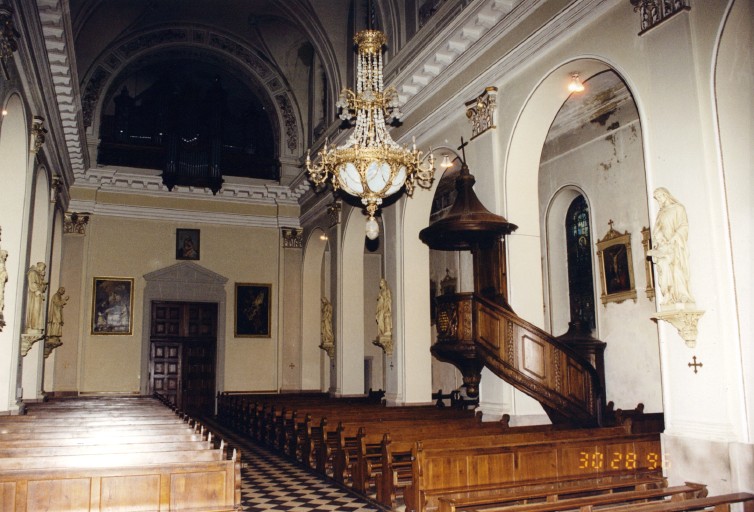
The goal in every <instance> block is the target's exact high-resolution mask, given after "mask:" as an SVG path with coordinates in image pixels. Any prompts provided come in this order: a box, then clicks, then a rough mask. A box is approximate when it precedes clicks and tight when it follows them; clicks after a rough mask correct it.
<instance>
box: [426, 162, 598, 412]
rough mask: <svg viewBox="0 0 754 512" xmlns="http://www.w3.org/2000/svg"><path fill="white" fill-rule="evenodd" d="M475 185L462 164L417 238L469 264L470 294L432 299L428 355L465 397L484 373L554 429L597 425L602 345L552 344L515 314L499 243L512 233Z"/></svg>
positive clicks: (565, 339) (563, 340)
mask: <svg viewBox="0 0 754 512" xmlns="http://www.w3.org/2000/svg"><path fill="white" fill-rule="evenodd" d="M464 160H465V159H464ZM474 182H475V179H474V177H473V176H472V175H471V174H470V172H469V169H468V167H467V165H466V163H465V161H462V167H461V172H460V174H459V176H458V178H457V180H456V190H457V196H456V200H455V202H454V204H453V206H452V207H451V208H450V210H449V211H448V213H447V214H446V215H445V216H444V217H442V218H441V219H439V220H437V221H436V222H433V223H432V224H431V225H430V226H429V227H427V228H425V229H423V230H422V231H421V233H420V234H419V237H420V238H421V240H422V241H423V242H424V243H426V244H427V245H428V246H429V247H430V248H431V249H437V250H446V251H458V250H470V251H471V253H472V256H473V263H474V292H473V293H451V294H446V295H441V296H439V297H437V299H436V300H437V304H436V326H437V331H438V340H437V343H435V344H434V345H433V346H432V353H433V355H434V356H435V357H437V358H438V359H440V360H441V361H445V362H449V363H452V364H453V365H455V366H456V367H457V368H458V369H459V370H460V371H461V373H462V374H463V380H464V384H465V387H466V392H467V394H468V395H469V396H471V397H475V396H476V395H477V394H478V385H479V381H480V379H481V370H482V368H483V367H485V366H486V367H487V368H489V369H490V370H491V371H492V372H493V373H495V375H497V376H498V377H500V378H501V379H503V380H504V381H506V382H508V383H509V384H511V385H512V386H513V387H515V388H516V389H518V390H520V391H522V392H524V393H526V394H527V395H529V396H531V397H533V398H534V399H535V400H537V401H539V402H540V403H541V404H542V407H543V408H544V410H545V412H546V413H547V415H548V416H549V418H550V420H551V421H552V422H553V423H554V424H569V425H574V426H600V425H602V424H603V419H602V414H603V411H604V408H605V397H604V391H603V390H604V374H603V373H601V372H603V365H602V351H603V350H604V343H602V342H600V341H598V340H594V339H592V338H590V337H589V336H583V335H578V334H579V333H576V335H574V333H573V332H572V331H569V334H568V335H567V336H562V337H559V338H556V337H553V336H552V335H550V334H549V333H547V332H545V331H544V330H542V329H540V328H539V327H537V326H535V325H533V324H531V323H529V322H527V321H526V320H524V319H523V318H521V317H519V316H518V315H516V313H515V312H514V311H513V309H512V308H511V307H510V305H509V304H508V300H507V295H506V294H507V283H506V279H507V277H506V272H507V269H506V262H505V236H506V235H509V234H510V233H511V232H513V231H514V230H515V229H517V226H515V225H514V224H511V223H509V222H508V221H507V220H506V219H505V218H503V217H501V216H499V215H495V214H493V213H491V212H489V211H488V210H487V209H486V208H485V207H484V206H483V205H482V204H481V202H480V201H479V199H478V198H477V196H476V194H475V193H474V190H473V185H474Z"/></svg>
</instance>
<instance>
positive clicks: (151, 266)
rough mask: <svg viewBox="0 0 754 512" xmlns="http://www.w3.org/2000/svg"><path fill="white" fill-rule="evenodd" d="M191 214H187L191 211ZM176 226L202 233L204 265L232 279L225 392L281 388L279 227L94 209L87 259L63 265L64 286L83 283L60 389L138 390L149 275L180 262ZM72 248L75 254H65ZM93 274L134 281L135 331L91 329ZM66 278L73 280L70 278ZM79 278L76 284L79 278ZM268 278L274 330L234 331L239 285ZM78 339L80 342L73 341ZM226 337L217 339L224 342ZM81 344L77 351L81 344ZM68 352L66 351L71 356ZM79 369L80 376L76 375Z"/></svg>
mask: <svg viewBox="0 0 754 512" xmlns="http://www.w3.org/2000/svg"><path fill="white" fill-rule="evenodd" d="M189 216H190V214H188V213H187V217H189ZM176 228H193V229H199V230H200V231H201V246H200V256H201V259H200V260H199V261H195V262H194V263H197V264H198V265H200V266H202V267H204V268H206V269H208V270H211V271H212V272H215V273H217V274H220V275H222V276H224V277H226V278H227V279H228V282H227V284H226V293H227V296H226V297H227V298H226V301H227V308H226V313H225V318H220V319H219V321H220V322H225V326H226V328H225V333H226V334H225V340H224V344H225V351H224V353H225V357H224V360H223V361H219V362H218V372H220V373H224V382H225V389H226V390H271V389H277V387H278V382H277V381H278V376H277V368H278V365H277V364H272V363H276V361H277V353H278V332H277V325H278V319H277V310H278V308H277V305H278V293H279V286H278V275H279V272H278V267H279V262H278V254H279V251H278V247H279V246H280V242H279V233H278V229H277V228H250V227H238V226H218V225H212V224H192V223H191V222H188V221H187V222H181V223H176V222H160V221H153V220H142V219H134V218H123V217H110V216H105V215H93V216H92V217H91V220H90V223H89V226H88V229H87V234H86V235H85V238H86V241H85V243H84V247H83V258H82V259H81V260H79V258H77V257H75V255H74V254H70V255H71V256H72V257H71V258H70V259H68V258H66V259H65V261H64V263H63V271H62V275H61V284H62V285H63V286H66V288H67V289H70V290H71V291H73V290H76V289H77V288H78V285H79V283H80V290H79V293H80V295H79V297H74V298H73V299H72V300H71V303H70V304H69V306H68V310H67V311H66V315H67V318H72V321H71V323H72V326H76V324H77V323H78V325H77V327H78V333H75V332H68V331H66V332H65V334H64V339H63V341H64V343H66V345H65V346H66V348H67V350H62V349H63V347H61V349H60V350H61V352H60V357H59V358H58V360H59V361H60V363H59V364H58V365H57V367H56V376H55V391H69V390H72V389H75V387H74V386H73V383H74V382H78V384H77V387H78V390H79V391H80V392H83V393H98V392H125V393H138V392H139V389H140V387H141V383H142V379H146V378H148V376H147V375H142V374H141V357H142V356H141V354H142V344H143V343H148V340H143V339H142V327H143V322H145V321H149V319H145V318H142V315H143V312H142V311H143V291H144V286H145V281H144V279H143V276H144V275H145V274H147V273H149V272H153V271H155V270H159V269H162V268H165V267H169V266H171V265H174V264H175V263H177V260H176V259H175V233H176ZM74 240H75V241H74ZM64 244H70V245H69V246H67V247H66V249H69V248H70V249H71V251H70V252H71V253H74V252H78V251H80V250H81V249H79V248H76V249H75V250H74V247H73V246H74V245H77V246H78V245H80V244H81V241H80V239H78V238H76V239H70V238H68V237H66V240H65V242H64ZM67 254H69V253H67ZM94 277H128V278H133V279H134V304H133V316H134V318H133V330H132V334H131V335H92V334H91V314H92V313H91V300H92V283H93V278H94ZM68 281H71V282H70V283H69V282H68ZM77 281H78V282H77ZM237 282H238V283H269V284H271V285H272V300H271V306H272V322H271V328H272V333H271V337H270V338H235V337H234V329H233V325H234V314H235V312H234V307H233V300H234V292H235V283H237ZM76 337H78V339H79V342H78V343H75V342H74V341H73V340H74V339H76ZM221 341H223V340H218V343H220V342H221ZM76 349H78V350H76ZM66 355H67V357H66ZM76 373H78V377H74V375H76Z"/></svg>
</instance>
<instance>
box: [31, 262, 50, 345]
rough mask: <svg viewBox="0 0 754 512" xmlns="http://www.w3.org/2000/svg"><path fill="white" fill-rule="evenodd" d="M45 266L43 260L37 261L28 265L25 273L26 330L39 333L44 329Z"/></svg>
mask: <svg viewBox="0 0 754 512" xmlns="http://www.w3.org/2000/svg"><path fill="white" fill-rule="evenodd" d="M46 268H47V266H46V265H45V264H44V262H41V261H40V262H38V263H37V264H36V265H32V266H31V267H29V270H28V272H27V273H26V277H27V289H26V332H27V333H30V334H33V333H41V332H43V331H44V328H45V325H44V321H45V316H44V301H45V292H46V291H47V284H48V283H46V282H45V270H46Z"/></svg>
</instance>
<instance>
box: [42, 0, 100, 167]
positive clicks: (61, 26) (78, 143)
mask: <svg viewBox="0 0 754 512" xmlns="http://www.w3.org/2000/svg"><path fill="white" fill-rule="evenodd" d="M36 4H37V8H38V9H39V19H40V22H41V24H42V34H43V36H44V42H45V47H46V48H47V59H48V61H49V65H50V75H51V76H52V82H53V85H54V87H55V98H56V100H57V106H58V112H59V114H60V120H61V123H62V128H63V134H64V136H65V146H66V149H67V151H68V161H69V162H70V166H71V171H72V172H73V174H74V176H75V175H76V174H81V173H83V172H84V170H85V169H86V166H87V163H86V157H85V154H84V151H83V149H82V146H83V144H82V140H84V134H83V124H82V123H81V122H80V120H81V117H80V116H81V107H80V99H79V91H78V84H77V82H76V71H75V64H74V63H75V57H74V54H73V42H72V39H71V38H70V23H69V22H68V19H67V17H66V16H67V15H66V13H65V12H64V10H63V6H64V5H67V4H65V3H64V2H57V1H50V0H37V2H36Z"/></svg>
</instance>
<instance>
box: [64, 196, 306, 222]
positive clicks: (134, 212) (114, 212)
mask: <svg viewBox="0 0 754 512" xmlns="http://www.w3.org/2000/svg"><path fill="white" fill-rule="evenodd" d="M70 207H71V208H75V209H77V210H79V209H80V210H89V211H91V212H92V213H93V214H95V215H107V216H110V217H124V218H131V219H142V220H156V221H171V222H183V221H185V220H186V215H187V213H188V212H187V210H183V209H175V208H157V207H148V206H133V205H122V204H102V203H96V202H94V201H81V200H76V199H73V200H71V204H70ZM190 213H191V222H192V223H196V224H222V225H226V226H244V227H261V228H279V227H282V226H296V227H298V224H299V220H298V217H290V216H280V215H278V216H269V217H265V216H262V215H244V214H235V213H222V212H208V211H191V212H190Z"/></svg>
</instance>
